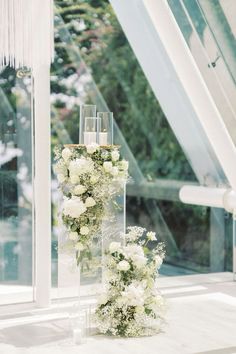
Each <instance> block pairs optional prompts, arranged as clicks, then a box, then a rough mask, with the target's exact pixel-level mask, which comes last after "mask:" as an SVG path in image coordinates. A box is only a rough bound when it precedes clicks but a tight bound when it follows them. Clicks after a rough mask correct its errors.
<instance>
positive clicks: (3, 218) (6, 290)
mask: <svg viewBox="0 0 236 354" xmlns="http://www.w3.org/2000/svg"><path fill="white" fill-rule="evenodd" d="M31 110H32V107H31V77H30V74H29V72H27V71H24V70H18V71H15V70H13V69H11V68H9V67H6V68H4V69H2V71H1V73H0V305H2V304H5V303H15V302H25V301H32V300H33V289H32V258H33V257H32V121H31Z"/></svg>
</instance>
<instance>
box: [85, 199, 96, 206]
mask: <svg viewBox="0 0 236 354" xmlns="http://www.w3.org/2000/svg"><path fill="white" fill-rule="evenodd" d="M85 205H86V207H87V208H90V207H93V206H94V205H96V202H95V200H94V199H93V198H92V197H88V198H87V199H86V200H85Z"/></svg>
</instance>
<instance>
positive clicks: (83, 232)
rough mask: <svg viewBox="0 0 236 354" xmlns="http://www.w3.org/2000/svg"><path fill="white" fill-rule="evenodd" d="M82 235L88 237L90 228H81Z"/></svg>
mask: <svg viewBox="0 0 236 354" xmlns="http://www.w3.org/2000/svg"><path fill="white" fill-rule="evenodd" d="M80 233H81V235H88V234H89V228H88V226H82V227H81V228H80Z"/></svg>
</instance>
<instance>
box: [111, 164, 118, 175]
mask: <svg viewBox="0 0 236 354" xmlns="http://www.w3.org/2000/svg"><path fill="white" fill-rule="evenodd" d="M118 173H119V169H118V167H116V166H115V167H112V170H111V174H112V176H114V177H115V176H117V175H118Z"/></svg>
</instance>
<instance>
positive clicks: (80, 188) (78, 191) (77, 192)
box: [74, 184, 87, 195]
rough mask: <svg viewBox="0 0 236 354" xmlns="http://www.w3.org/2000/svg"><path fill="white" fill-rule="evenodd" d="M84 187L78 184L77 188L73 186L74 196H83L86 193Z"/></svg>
mask: <svg viewBox="0 0 236 354" xmlns="http://www.w3.org/2000/svg"><path fill="white" fill-rule="evenodd" d="M86 190H87V189H86V187H85V186H83V185H82V184H78V186H75V188H74V194H75V195H81V194H84V193H85V192H86Z"/></svg>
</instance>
